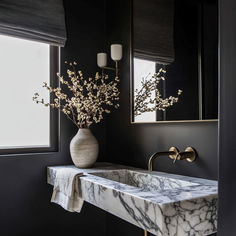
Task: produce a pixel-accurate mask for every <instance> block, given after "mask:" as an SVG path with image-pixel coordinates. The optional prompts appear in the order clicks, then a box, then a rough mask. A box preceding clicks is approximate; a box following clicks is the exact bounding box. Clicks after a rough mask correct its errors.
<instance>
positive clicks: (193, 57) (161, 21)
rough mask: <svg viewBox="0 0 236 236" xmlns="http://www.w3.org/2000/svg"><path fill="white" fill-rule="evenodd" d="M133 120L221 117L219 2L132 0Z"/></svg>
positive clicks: (182, 119)
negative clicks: (219, 90)
mask: <svg viewBox="0 0 236 236" xmlns="http://www.w3.org/2000/svg"><path fill="white" fill-rule="evenodd" d="M131 8H132V14H131V15H132V24H131V25H132V30H131V31H132V33H131V45H132V47H131V48H132V49H131V64H132V65H131V68H132V70H131V108H132V109H131V122H132V123H140V122H141V123H143V122H144V123H146V122H163V121H164V122H169V121H171V122H173V121H216V120H217V119H218V1H217V0H146V1H142V0H132V7H131Z"/></svg>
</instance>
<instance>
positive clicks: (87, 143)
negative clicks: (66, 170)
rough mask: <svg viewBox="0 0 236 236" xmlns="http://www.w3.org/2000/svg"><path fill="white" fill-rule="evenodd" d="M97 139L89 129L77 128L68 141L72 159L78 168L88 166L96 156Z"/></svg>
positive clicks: (94, 160) (97, 148)
mask: <svg viewBox="0 0 236 236" xmlns="http://www.w3.org/2000/svg"><path fill="white" fill-rule="evenodd" d="M98 150H99V147H98V141H97V139H96V138H95V137H94V136H93V134H92V132H91V131H90V129H87V128H83V129H79V130H78V132H77V134H76V135H75V136H74V138H73V139H72V140H71V142H70V154H71V158H72V161H73V163H74V165H75V166H77V167H78V168H89V167H91V166H92V165H93V164H94V163H95V162H96V160H97V157H98Z"/></svg>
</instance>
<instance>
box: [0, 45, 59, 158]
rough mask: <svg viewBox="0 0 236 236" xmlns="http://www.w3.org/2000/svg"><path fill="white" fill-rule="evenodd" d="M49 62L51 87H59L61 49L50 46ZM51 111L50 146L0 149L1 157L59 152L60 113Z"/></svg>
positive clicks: (51, 97) (55, 110) (51, 109)
mask: <svg viewBox="0 0 236 236" xmlns="http://www.w3.org/2000/svg"><path fill="white" fill-rule="evenodd" d="M49 57H50V58H49V62H50V68H49V69H50V72H49V74H50V78H49V80H50V86H52V87H58V86H59V81H58V79H57V72H60V70H59V68H60V60H59V58H60V47H57V46H51V45H50V46H49ZM50 102H53V96H50ZM49 109H50V118H49V126H50V128H49V129H50V130H49V135H50V137H49V140H50V145H49V146H48V147H47V146H35V147H27V146H25V147H12V148H6V149H4V148H0V156H3V155H22V154H31V153H32V154H39V153H48V152H58V151H59V112H58V110H57V109H53V108H49Z"/></svg>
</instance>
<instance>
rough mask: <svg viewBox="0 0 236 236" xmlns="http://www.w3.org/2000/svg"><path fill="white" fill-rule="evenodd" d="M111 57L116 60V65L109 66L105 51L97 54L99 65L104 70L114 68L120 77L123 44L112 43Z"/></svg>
mask: <svg viewBox="0 0 236 236" xmlns="http://www.w3.org/2000/svg"><path fill="white" fill-rule="evenodd" d="M111 59H112V60H113V61H115V67H108V66H107V54H106V53H104V52H101V53H98V54H97V65H98V67H100V68H101V69H102V73H103V71H104V70H114V71H115V72H116V77H117V78H118V61H120V60H121V59H122V45H121V44H112V45H111Z"/></svg>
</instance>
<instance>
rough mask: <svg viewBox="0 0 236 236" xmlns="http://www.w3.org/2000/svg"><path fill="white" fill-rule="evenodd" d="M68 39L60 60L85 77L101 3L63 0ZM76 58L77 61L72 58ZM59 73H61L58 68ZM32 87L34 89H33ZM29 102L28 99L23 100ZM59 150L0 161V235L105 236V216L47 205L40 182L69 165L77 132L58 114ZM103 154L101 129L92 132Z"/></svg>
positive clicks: (99, 32)
mask: <svg viewBox="0 0 236 236" xmlns="http://www.w3.org/2000/svg"><path fill="white" fill-rule="evenodd" d="M65 10H66V21H67V31H68V32H67V33H68V41H67V44H66V47H65V48H62V50H61V61H62V62H64V61H65V60H74V59H78V62H79V63H81V65H82V69H84V72H85V69H86V70H87V71H86V72H87V73H86V74H88V73H89V74H91V75H93V74H94V73H95V71H96V69H97V67H96V53H97V50H101V49H102V45H103V32H104V19H103V18H102V17H101V16H102V15H104V2H103V1H102V0H101V1H92V0H80V1H76V0H70V1H65ZM78 57H79V58H78ZM62 71H63V72H65V69H64V64H62ZM35 89H37V88H35ZM29 99H30V98H29ZM60 127H61V150H60V151H59V152H57V153H50V154H37V155H22V156H1V157H0V186H1V196H0V219H1V222H0V235H1V236H32V235H34V236H38V235H44V236H47V235H48V236H49V235H59V236H60V235H63V236H65V235H70V236H72V235H83V236H84V235H86V236H87V235H88V236H89V235H91V236H92V235H100V236H104V235H105V217H106V215H105V213H104V212H103V211H102V210H100V209H98V208H95V207H93V206H91V205H89V204H85V205H84V207H83V211H82V213H81V214H76V213H69V212H67V211H65V210H63V209H62V208H61V207H59V206H58V205H56V204H52V203H50V198H51V194H52V187H51V186H49V185H47V183H46V167H47V166H50V165H62V164H71V163H72V162H71V159H70V154H69V142H70V140H71V138H72V137H73V136H74V135H75V133H76V132H77V130H76V128H75V127H74V126H73V125H72V124H71V123H70V121H68V120H67V119H66V118H65V117H64V116H63V115H62V116H61V121H60ZM93 131H94V134H95V135H96V136H97V138H98V139H99V141H100V148H101V152H100V157H99V160H102V156H104V149H105V148H104V145H105V127H104V124H103V123H102V124H101V125H99V126H97V129H93Z"/></svg>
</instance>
